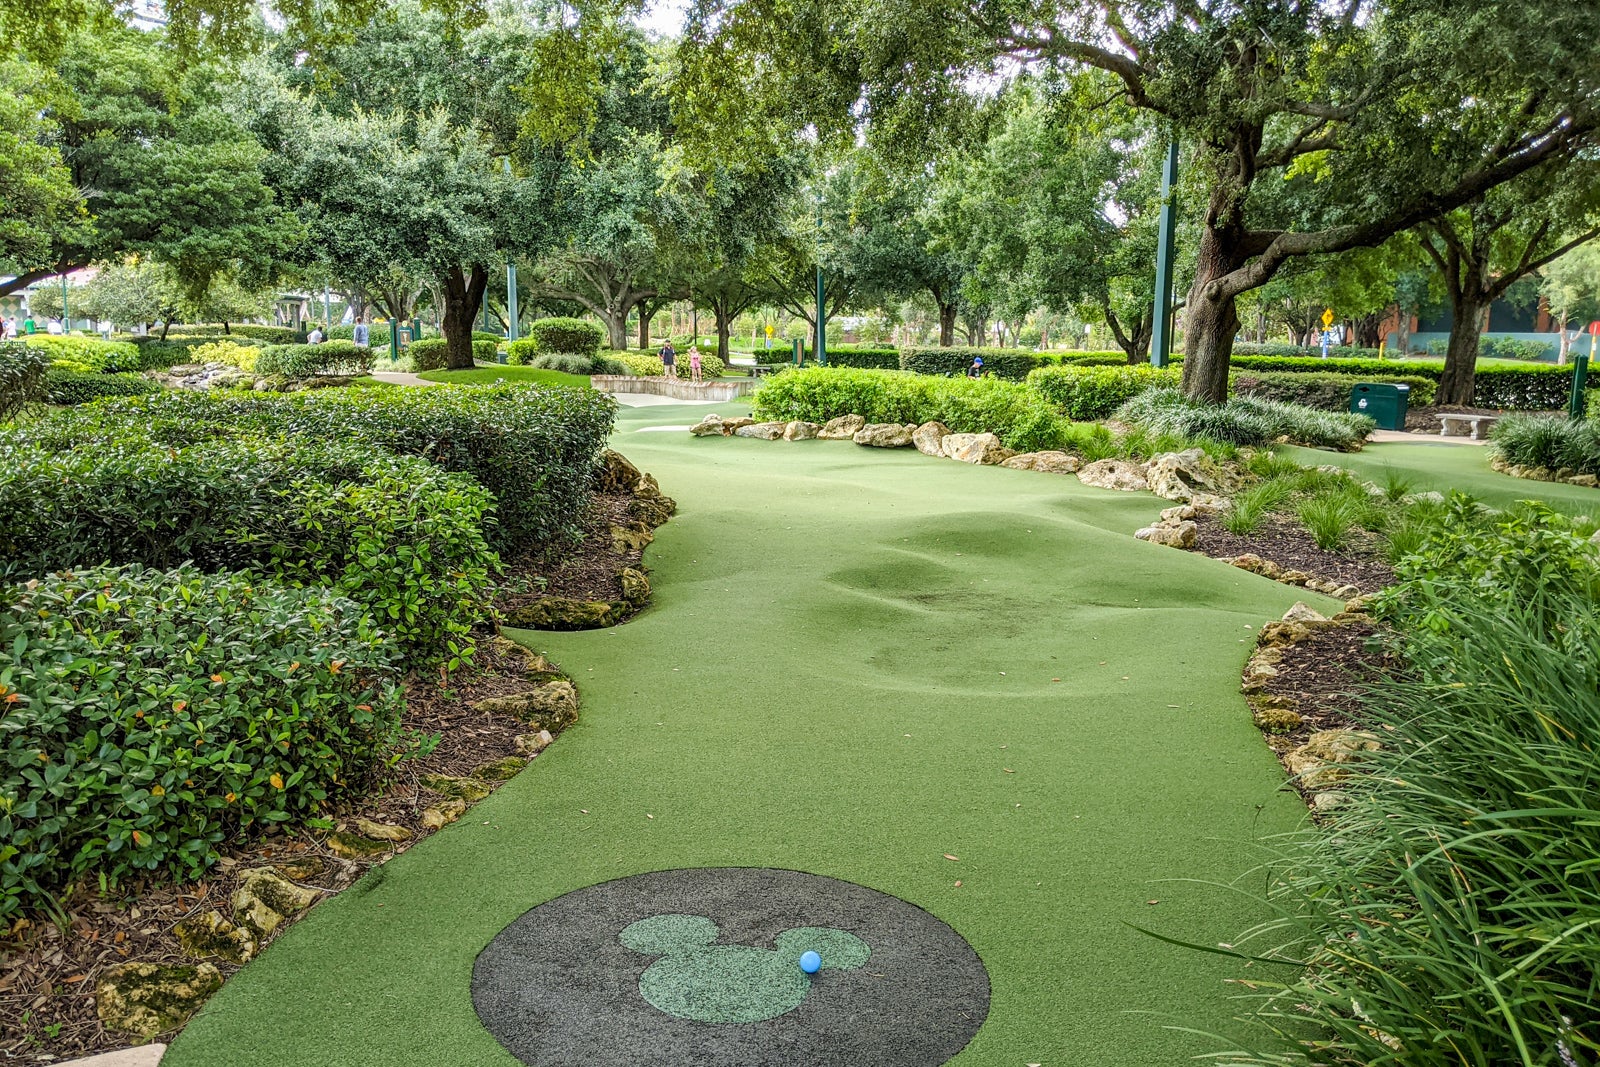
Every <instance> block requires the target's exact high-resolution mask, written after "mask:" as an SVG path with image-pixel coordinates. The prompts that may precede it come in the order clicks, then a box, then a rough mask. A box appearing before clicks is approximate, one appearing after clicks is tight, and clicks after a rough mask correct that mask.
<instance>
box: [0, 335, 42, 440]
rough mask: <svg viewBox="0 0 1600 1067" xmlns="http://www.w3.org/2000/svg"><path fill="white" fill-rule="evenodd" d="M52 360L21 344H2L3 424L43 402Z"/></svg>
mask: <svg viewBox="0 0 1600 1067" xmlns="http://www.w3.org/2000/svg"><path fill="white" fill-rule="evenodd" d="M49 365H50V357H49V356H47V355H45V354H44V353H43V352H42V351H40V350H38V349H35V348H29V347H28V346H27V345H25V344H23V343H22V342H20V341H0V421H5V420H9V419H11V418H13V417H15V416H16V414H17V413H18V412H20V411H21V410H22V409H23V408H25V407H27V406H28V405H29V404H36V403H38V402H39V401H41V400H43V399H44V393H45V370H46V368H47V367H49Z"/></svg>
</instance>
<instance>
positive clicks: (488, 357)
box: [406, 337, 521, 374]
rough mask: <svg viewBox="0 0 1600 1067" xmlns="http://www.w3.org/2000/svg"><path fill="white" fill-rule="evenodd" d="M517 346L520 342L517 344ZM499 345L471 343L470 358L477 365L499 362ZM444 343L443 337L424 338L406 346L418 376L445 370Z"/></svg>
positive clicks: (483, 342)
mask: <svg viewBox="0 0 1600 1067" xmlns="http://www.w3.org/2000/svg"><path fill="white" fill-rule="evenodd" d="M518 343H519V344H520V343H521V342H518ZM499 352H500V348H499V345H498V344H496V343H495V342H493V341H473V342H472V358H473V360H474V361H475V362H478V363H497V362H499V358H500V357H499ZM445 353H446V341H445V339H444V338H443V337H425V338H423V339H422V340H420V341H412V342H411V343H410V344H409V345H407V346H406V354H407V355H408V356H410V357H411V364H412V366H413V367H414V368H415V369H416V372H417V373H418V374H421V373H423V372H424V371H430V370H444V369H445V358H446V357H445Z"/></svg>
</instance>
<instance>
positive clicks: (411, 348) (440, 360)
mask: <svg viewBox="0 0 1600 1067" xmlns="http://www.w3.org/2000/svg"><path fill="white" fill-rule="evenodd" d="M406 355H407V356H410V357H411V364H412V366H414V367H415V368H416V370H417V373H418V374H421V373H422V372H423V371H430V370H444V367H445V358H446V356H445V341H444V338H442V337H425V338H423V339H422V340H420V341H412V342H411V343H410V344H409V345H407V346H406Z"/></svg>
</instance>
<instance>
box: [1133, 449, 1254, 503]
mask: <svg viewBox="0 0 1600 1067" xmlns="http://www.w3.org/2000/svg"><path fill="white" fill-rule="evenodd" d="M1145 477H1146V479H1147V480H1148V481H1149V484H1150V491H1151V492H1152V493H1154V494H1155V495H1156V496H1160V497H1166V498H1167V499H1168V500H1176V501H1179V502H1180V503H1182V502H1186V501H1189V500H1192V499H1193V498H1194V497H1196V496H1200V497H1202V498H1203V499H1204V500H1205V501H1206V502H1207V503H1208V504H1211V505H1212V506H1215V504H1216V503H1217V502H1218V501H1222V502H1225V497H1224V496H1223V495H1222V494H1226V493H1231V492H1233V491H1234V489H1236V488H1237V487H1238V478H1237V477H1236V476H1234V475H1233V474H1231V473H1229V472H1228V470H1227V469H1226V468H1224V467H1223V466H1222V465H1221V464H1220V463H1218V462H1217V461H1216V460H1214V459H1212V458H1211V457H1210V456H1208V455H1206V454H1205V452H1203V451H1202V450H1200V449H1198V448H1189V449H1185V450H1184V451H1182V452H1163V453H1161V454H1160V455H1158V456H1155V457H1153V458H1152V459H1151V460H1150V463H1149V465H1148V466H1147V467H1146V468H1145Z"/></svg>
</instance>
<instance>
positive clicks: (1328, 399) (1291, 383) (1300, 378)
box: [1230, 371, 1439, 411]
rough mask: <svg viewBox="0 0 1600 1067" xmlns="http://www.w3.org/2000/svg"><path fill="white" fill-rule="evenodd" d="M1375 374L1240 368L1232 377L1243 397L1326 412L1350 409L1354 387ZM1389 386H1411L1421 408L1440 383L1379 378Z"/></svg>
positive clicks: (1394, 376)
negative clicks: (1281, 402)
mask: <svg viewBox="0 0 1600 1067" xmlns="http://www.w3.org/2000/svg"><path fill="white" fill-rule="evenodd" d="M1372 380H1374V376H1366V377H1363V376H1360V375H1353V374H1291V373H1286V372H1283V371H1266V372H1263V373H1260V374H1258V373H1255V372H1253V371H1238V372H1235V373H1234V374H1233V376H1232V377H1231V379H1230V387H1231V389H1232V391H1233V392H1234V393H1235V394H1237V395H1239V396H1258V397H1262V398H1264V399H1267V400H1282V401H1285V402H1287V403H1291V404H1303V405H1305V406H1306V407H1313V408H1321V409H1322V410H1324V411H1348V410H1349V408H1350V390H1351V389H1353V388H1354V387H1355V386H1356V385H1358V384H1359V383H1361V382H1366V381H1372ZM1377 380H1381V381H1382V382H1384V383H1385V384H1388V385H1406V386H1410V387H1411V394H1410V403H1412V404H1415V405H1417V406H1418V407H1421V406H1425V405H1428V404H1432V403H1433V398H1434V394H1435V393H1436V392H1437V391H1438V388H1439V383H1438V382H1437V381H1436V380H1434V379H1432V378H1424V377H1421V376H1420V375H1409V374H1385V375H1382V376H1381V377H1379V378H1378V379H1377Z"/></svg>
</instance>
